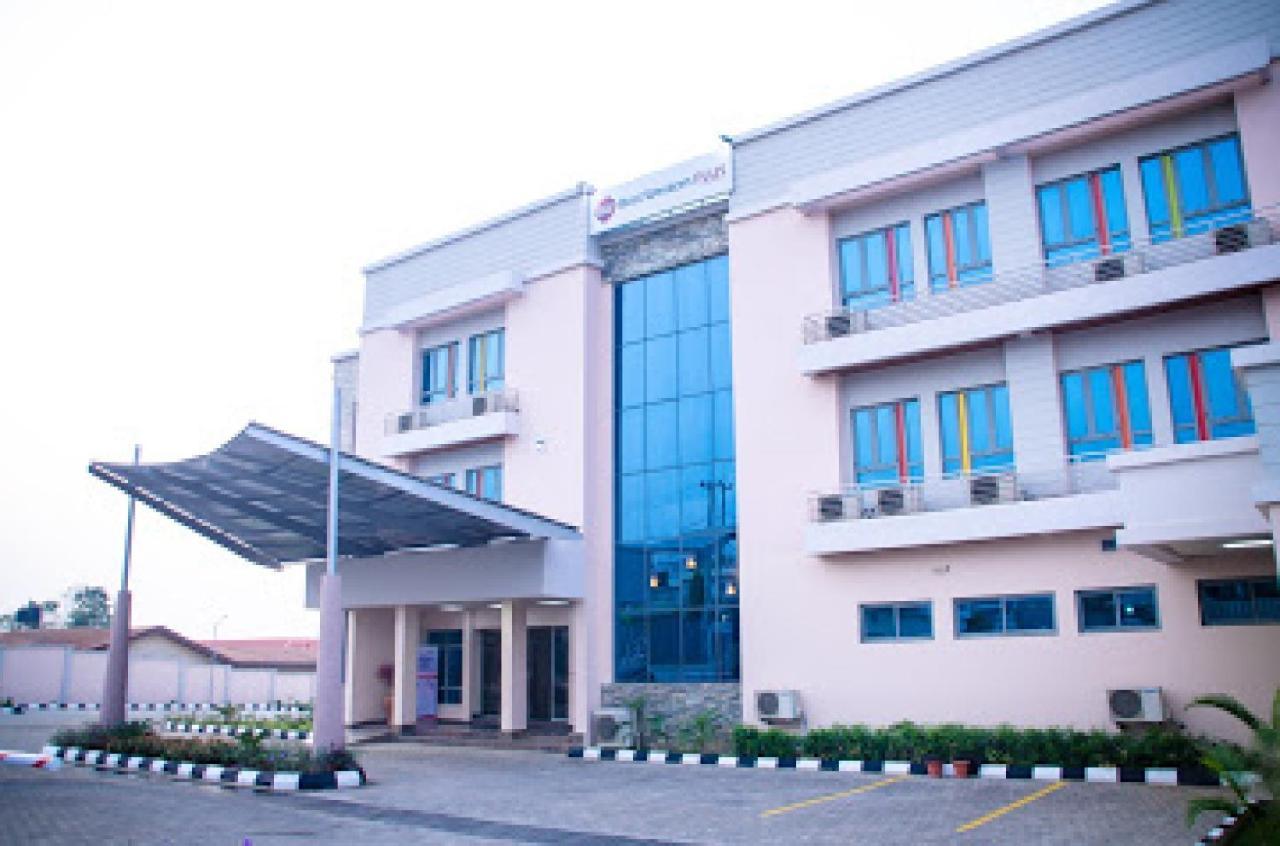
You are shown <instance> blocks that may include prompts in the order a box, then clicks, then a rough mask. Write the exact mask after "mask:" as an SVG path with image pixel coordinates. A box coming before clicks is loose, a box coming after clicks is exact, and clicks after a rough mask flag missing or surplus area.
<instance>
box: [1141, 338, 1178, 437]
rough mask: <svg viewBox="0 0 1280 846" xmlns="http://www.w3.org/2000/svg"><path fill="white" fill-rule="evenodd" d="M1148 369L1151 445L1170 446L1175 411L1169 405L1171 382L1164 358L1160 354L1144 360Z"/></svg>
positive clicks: (1149, 356)
mask: <svg viewBox="0 0 1280 846" xmlns="http://www.w3.org/2000/svg"><path fill="white" fill-rule="evenodd" d="M1143 365H1144V366H1145V367H1146V369H1147V403H1148V404H1149V406H1150V407H1151V443H1152V445H1153V446H1170V445H1171V444H1172V443H1173V411H1172V410H1171V407H1170V405H1169V380H1168V379H1167V378H1165V374H1164V356H1162V355H1160V354H1159V353H1154V354H1152V355H1148V356H1146V357H1145V358H1144V359H1143Z"/></svg>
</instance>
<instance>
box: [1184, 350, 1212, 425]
mask: <svg viewBox="0 0 1280 846" xmlns="http://www.w3.org/2000/svg"><path fill="white" fill-rule="evenodd" d="M1187 374H1188V375H1189V376H1190V378H1191V402H1192V404H1193V405H1195V410H1196V437H1197V438H1199V439H1200V440H1202V441H1207V440H1209V412H1208V410H1207V407H1206V406H1205V400H1204V378H1203V371H1202V370H1201V369H1200V356H1198V355H1196V354H1195V353H1191V354H1189V355H1188V356H1187Z"/></svg>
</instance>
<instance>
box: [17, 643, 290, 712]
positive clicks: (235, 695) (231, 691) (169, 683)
mask: <svg viewBox="0 0 1280 846" xmlns="http://www.w3.org/2000/svg"><path fill="white" fill-rule="evenodd" d="M106 667H107V653H106V652H97V651H94V652H80V651H77V650H74V649H70V648H66V647H60V646H16V647H7V648H0V699H4V698H12V699H13V701H14V702H19V703H27V702H68V703H78V702H87V703H95V704H101V701H102V683H103V678H104V676H105V674H106ZM314 695H315V673H313V672H298V671H291V670H286V671H279V670H270V669H266V670H262V669H237V668H234V667H229V666H227V665H225V664H189V663H187V662H185V661H180V660H169V659H156V658H141V657H139V658H134V659H132V660H130V662H129V701H130V702H141V703H145V702H155V703H160V702H174V701H177V702H216V703H231V704H240V703H245V702H269V701H274V700H276V699H280V700H284V701H293V702H310V701H311V700H312V698H313V697H314Z"/></svg>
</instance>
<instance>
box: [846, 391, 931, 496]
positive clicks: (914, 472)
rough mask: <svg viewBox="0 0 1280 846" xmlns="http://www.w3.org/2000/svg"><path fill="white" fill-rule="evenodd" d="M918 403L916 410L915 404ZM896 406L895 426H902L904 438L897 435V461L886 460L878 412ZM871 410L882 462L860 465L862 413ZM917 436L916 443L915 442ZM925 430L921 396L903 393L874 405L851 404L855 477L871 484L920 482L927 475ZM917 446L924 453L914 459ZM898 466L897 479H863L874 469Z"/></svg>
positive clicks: (875, 448) (873, 440)
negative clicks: (909, 395)
mask: <svg viewBox="0 0 1280 846" xmlns="http://www.w3.org/2000/svg"><path fill="white" fill-rule="evenodd" d="M913 403H914V413H913V411H912V408H913V406H912V404H913ZM886 408H887V409H892V413H893V415H894V421H895V424H894V425H895V430H896V428H897V426H899V425H900V426H901V427H902V438H901V439H900V440H899V439H898V438H897V437H896V433H895V438H894V444H895V448H896V451H897V454H896V455H895V457H894V459H893V461H892V462H891V463H886V462H884V461H883V460H882V457H881V456H880V444H881V438H880V436H879V421H878V416H879V415H878V412H879V411H880V410H881V409H886ZM859 412H870V421H871V431H872V435H871V445H872V447H873V451H874V454H875V457H876V459H881V460H879V461H878V463H874V464H872V465H869V466H867V467H866V468H862V467H860V465H859V463H858V413H859ZM913 440H914V442H915V443H914V444H913V443H912V442H913ZM923 441H924V432H923V429H922V423H921V419H920V398H919V397H903V398H901V399H894V400H888V401H886V402H878V403H873V404H871V405H859V406H851V407H850V408H849V443H850V446H851V447H852V455H851V456H850V457H851V458H852V459H853V478H854V481H855V483H856V484H858V485H859V486H861V487H867V488H881V487H896V486H899V485H910V484H916V483H919V482H921V481H923V479H924V443H923ZM913 445H914V446H915V448H916V450H915V451H917V452H919V454H920V458H919V461H916V462H913V461H912V446H913ZM889 470H894V471H896V473H897V476H896V477H895V478H893V479H883V480H875V479H870V480H867V481H863V480H862V479H861V476H862V475H863V474H864V473H866V474H873V473H884V472H887V471H889Z"/></svg>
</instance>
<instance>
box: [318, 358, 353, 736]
mask: <svg viewBox="0 0 1280 846" xmlns="http://www.w3.org/2000/svg"><path fill="white" fill-rule="evenodd" d="M341 437H342V390H341V388H339V387H338V384H337V381H336V379H335V381H334V385H333V420H332V422H331V426H330V445H329V520H328V529H327V532H326V538H325V541H326V547H327V553H328V555H327V561H326V565H325V574H324V577H323V578H322V579H321V580H320V648H319V654H318V655H317V656H316V702H315V715H314V718H315V726H314V729H315V741H314V748H315V751H317V752H324V751H328V750H338V749H342V748H343V746H344V745H345V743H346V731H345V729H344V727H343V723H344V720H343V714H342V705H343V696H342V577H341V576H339V575H338V463H339V456H340V450H339V448H340V446H341Z"/></svg>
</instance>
